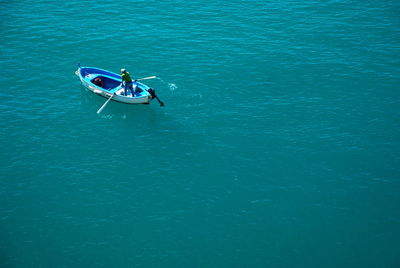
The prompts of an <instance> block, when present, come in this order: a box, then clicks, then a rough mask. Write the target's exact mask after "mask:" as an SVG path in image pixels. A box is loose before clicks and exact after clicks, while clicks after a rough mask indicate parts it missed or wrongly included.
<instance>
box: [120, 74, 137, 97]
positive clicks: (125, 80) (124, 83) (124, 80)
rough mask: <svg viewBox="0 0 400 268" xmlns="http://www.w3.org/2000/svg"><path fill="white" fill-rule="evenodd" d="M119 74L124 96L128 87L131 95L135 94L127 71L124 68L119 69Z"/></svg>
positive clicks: (126, 94)
mask: <svg viewBox="0 0 400 268" xmlns="http://www.w3.org/2000/svg"><path fill="white" fill-rule="evenodd" d="M121 76H122V82H121V86H124V93H125V96H128V89H129V90H130V91H131V92H132V96H135V90H134V89H133V83H132V78H131V75H130V74H129V72H127V71H126V70H125V69H121Z"/></svg>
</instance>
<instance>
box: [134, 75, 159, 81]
mask: <svg viewBox="0 0 400 268" xmlns="http://www.w3.org/2000/svg"><path fill="white" fill-rule="evenodd" d="M153 78H157V76H149V77H145V78H139V79H136V80H135V81H139V80H147V79H153Z"/></svg>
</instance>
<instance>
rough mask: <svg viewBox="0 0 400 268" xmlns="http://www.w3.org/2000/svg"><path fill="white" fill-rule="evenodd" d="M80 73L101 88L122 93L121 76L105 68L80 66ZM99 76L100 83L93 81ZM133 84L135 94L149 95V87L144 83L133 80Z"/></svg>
mask: <svg viewBox="0 0 400 268" xmlns="http://www.w3.org/2000/svg"><path fill="white" fill-rule="evenodd" d="M80 75H81V76H82V78H84V79H85V80H86V81H87V82H88V83H91V84H93V85H95V86H97V87H99V88H101V89H103V90H107V91H111V92H113V91H115V92H118V93H117V94H118V95H123V93H124V90H123V88H122V87H120V84H121V76H120V75H118V74H115V73H112V72H109V71H106V70H102V69H98V68H91V67H82V68H80ZM97 78H100V79H101V83H100V84H99V83H98V81H97V82H95V79H97ZM133 86H134V87H135V96H136V97H138V96H142V95H149V93H148V92H147V90H148V89H149V87H148V86H147V85H145V84H142V83H139V82H137V81H134V82H133Z"/></svg>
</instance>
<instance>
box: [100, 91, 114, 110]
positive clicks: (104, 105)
mask: <svg viewBox="0 0 400 268" xmlns="http://www.w3.org/2000/svg"><path fill="white" fill-rule="evenodd" d="M114 95H115V93H113V94H112V95H111V97H110V98H109V99H108V100H107V101H106V102H105V103H104V104H103V106H101V107H100V109H99V110H98V111H97V114H99V113H101V111H103V109H104V107H106V105H107V103H108V102H109V101H110V100H111V99H112V97H114Z"/></svg>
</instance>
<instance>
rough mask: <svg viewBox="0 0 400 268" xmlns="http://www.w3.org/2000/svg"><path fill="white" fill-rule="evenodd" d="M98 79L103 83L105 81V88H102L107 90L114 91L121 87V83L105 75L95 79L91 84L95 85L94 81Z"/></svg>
mask: <svg viewBox="0 0 400 268" xmlns="http://www.w3.org/2000/svg"><path fill="white" fill-rule="evenodd" d="M96 78H100V79H101V81H103V86H102V88H104V89H107V90H110V89H114V88H116V87H117V86H119V85H120V84H121V82H120V81H117V80H114V79H112V78H109V77H107V76H103V75H98V76H96V77H95V78H93V79H92V80H91V81H90V82H92V83H93V81H94V80H95V79H96Z"/></svg>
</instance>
